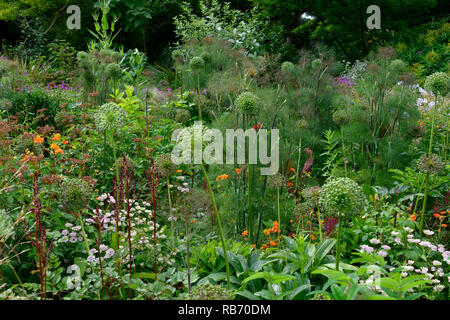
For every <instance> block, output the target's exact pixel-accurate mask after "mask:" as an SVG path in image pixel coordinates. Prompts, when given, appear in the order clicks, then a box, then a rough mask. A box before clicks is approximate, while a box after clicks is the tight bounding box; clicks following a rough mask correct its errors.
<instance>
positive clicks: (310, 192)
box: [302, 186, 322, 208]
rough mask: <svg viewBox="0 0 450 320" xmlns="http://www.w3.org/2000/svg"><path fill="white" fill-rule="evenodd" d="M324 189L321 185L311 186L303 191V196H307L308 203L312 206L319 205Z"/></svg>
mask: <svg viewBox="0 0 450 320" xmlns="http://www.w3.org/2000/svg"><path fill="white" fill-rule="evenodd" d="M321 191H322V188H321V187H318V186H317V187H310V188H307V189H305V190H303V192H302V196H303V197H304V198H305V200H306V203H307V204H308V205H309V206H310V207H312V208H315V207H317V205H318V203H319V199H320V192H321Z"/></svg>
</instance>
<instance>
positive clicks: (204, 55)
mask: <svg viewBox="0 0 450 320" xmlns="http://www.w3.org/2000/svg"><path fill="white" fill-rule="evenodd" d="M200 58H202V59H203V61H205V63H208V62H211V54H210V53H209V52H206V51H203V52H202V54H201V55H200Z"/></svg>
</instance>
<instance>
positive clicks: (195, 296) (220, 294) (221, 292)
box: [186, 283, 234, 300]
mask: <svg viewBox="0 0 450 320" xmlns="http://www.w3.org/2000/svg"><path fill="white" fill-rule="evenodd" d="M233 299H234V296H233V293H231V292H229V291H228V290H227V289H225V288H223V287H221V286H219V285H212V284H210V283H206V284H203V285H200V286H197V287H195V289H194V290H193V291H192V292H191V293H190V294H188V295H187V297H186V300H233Z"/></svg>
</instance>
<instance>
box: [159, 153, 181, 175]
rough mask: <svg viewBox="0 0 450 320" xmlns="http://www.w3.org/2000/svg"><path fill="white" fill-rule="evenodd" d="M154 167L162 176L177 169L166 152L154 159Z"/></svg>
mask: <svg viewBox="0 0 450 320" xmlns="http://www.w3.org/2000/svg"><path fill="white" fill-rule="evenodd" d="M155 167H156V170H157V171H158V172H159V173H160V174H161V175H162V176H163V177H169V176H170V175H171V174H173V173H174V172H175V170H176V169H177V166H176V164H175V163H173V162H172V159H171V155H170V154H168V153H165V154H162V155H161V156H160V157H159V158H158V160H156V162H155Z"/></svg>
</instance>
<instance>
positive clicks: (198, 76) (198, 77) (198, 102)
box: [197, 71, 202, 121]
mask: <svg viewBox="0 0 450 320" xmlns="http://www.w3.org/2000/svg"><path fill="white" fill-rule="evenodd" d="M197 104H198V117H199V119H200V121H202V103H201V101H200V72H199V71H197Z"/></svg>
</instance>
